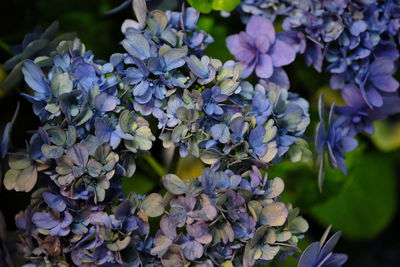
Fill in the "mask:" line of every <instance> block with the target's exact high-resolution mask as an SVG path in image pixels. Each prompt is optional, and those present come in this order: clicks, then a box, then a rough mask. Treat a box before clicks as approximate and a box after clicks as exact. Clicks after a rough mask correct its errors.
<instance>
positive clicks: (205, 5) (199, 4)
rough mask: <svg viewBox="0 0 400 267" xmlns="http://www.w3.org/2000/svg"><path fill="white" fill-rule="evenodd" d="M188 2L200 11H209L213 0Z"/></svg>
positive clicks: (192, 0)
mask: <svg viewBox="0 0 400 267" xmlns="http://www.w3.org/2000/svg"><path fill="white" fill-rule="evenodd" d="M188 2H189V4H190V5H191V6H192V7H193V8H195V9H197V10H198V11H200V12H202V13H210V12H211V10H212V5H213V2H214V1H213V0H188Z"/></svg>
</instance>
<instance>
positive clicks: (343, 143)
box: [315, 97, 358, 188]
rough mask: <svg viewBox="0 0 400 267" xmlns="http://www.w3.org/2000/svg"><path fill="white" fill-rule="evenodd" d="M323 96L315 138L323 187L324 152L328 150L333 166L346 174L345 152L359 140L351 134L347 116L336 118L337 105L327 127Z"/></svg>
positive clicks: (353, 147) (332, 108) (320, 180)
mask: <svg viewBox="0 0 400 267" xmlns="http://www.w3.org/2000/svg"><path fill="white" fill-rule="evenodd" d="M323 109H324V106H323V98H322V97H321V98H320V105H319V115H320V122H319V124H318V126H317V133H316V137H315V138H316V139H315V145H316V152H317V157H318V161H319V162H320V165H321V166H320V174H319V177H320V178H319V186H320V188H321V187H322V181H323V175H322V170H323V165H324V152H325V151H327V152H328V159H329V162H330V164H331V165H332V167H333V168H335V169H336V168H339V169H340V170H341V171H342V172H343V173H344V174H346V173H347V170H346V163H345V155H344V152H350V151H352V150H354V149H355V148H356V147H357V145H358V142H357V140H356V139H355V138H354V137H353V136H352V135H350V131H351V127H350V125H349V120H348V119H347V117H346V116H339V117H337V118H334V113H335V105H332V106H331V108H330V112H329V119H328V123H327V125H328V128H327V130H326V128H325V119H324V110H323Z"/></svg>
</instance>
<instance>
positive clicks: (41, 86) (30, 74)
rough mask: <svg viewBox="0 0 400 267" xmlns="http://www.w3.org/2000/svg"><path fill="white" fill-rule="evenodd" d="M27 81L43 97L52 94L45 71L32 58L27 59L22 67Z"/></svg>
mask: <svg viewBox="0 0 400 267" xmlns="http://www.w3.org/2000/svg"><path fill="white" fill-rule="evenodd" d="M22 73H23V74H24V78H25V82H26V83H27V84H28V85H29V87H31V88H32V89H33V90H34V91H36V92H37V93H38V94H39V95H40V96H41V98H47V97H48V96H50V86H49V83H48V82H47V80H46V78H45V77H44V73H43V71H42V70H41V69H40V68H39V66H38V65H36V63H34V62H33V61H32V60H25V62H24V66H23V67H22Z"/></svg>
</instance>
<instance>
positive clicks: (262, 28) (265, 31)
mask: <svg viewBox="0 0 400 267" xmlns="http://www.w3.org/2000/svg"><path fill="white" fill-rule="evenodd" d="M246 32H247V33H248V34H249V35H250V36H252V37H253V38H257V36H259V35H266V36H267V37H268V39H269V41H270V43H273V42H274V41H275V29H274V25H272V22H271V21H270V20H268V19H266V18H264V17H262V16H252V17H251V18H250V20H249V22H248V23H247V26H246Z"/></svg>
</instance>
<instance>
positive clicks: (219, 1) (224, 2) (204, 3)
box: [188, 0, 240, 13]
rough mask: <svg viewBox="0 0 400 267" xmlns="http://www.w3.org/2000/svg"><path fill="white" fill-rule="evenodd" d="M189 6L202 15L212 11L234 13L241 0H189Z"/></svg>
mask: <svg viewBox="0 0 400 267" xmlns="http://www.w3.org/2000/svg"><path fill="white" fill-rule="evenodd" d="M188 2H189V4H190V5H191V6H192V7H193V8H195V9H197V10H198V11H200V12H202V13H210V12H211V11H212V10H218V11H232V10H234V9H235V8H236V6H237V5H238V4H240V0H188Z"/></svg>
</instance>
